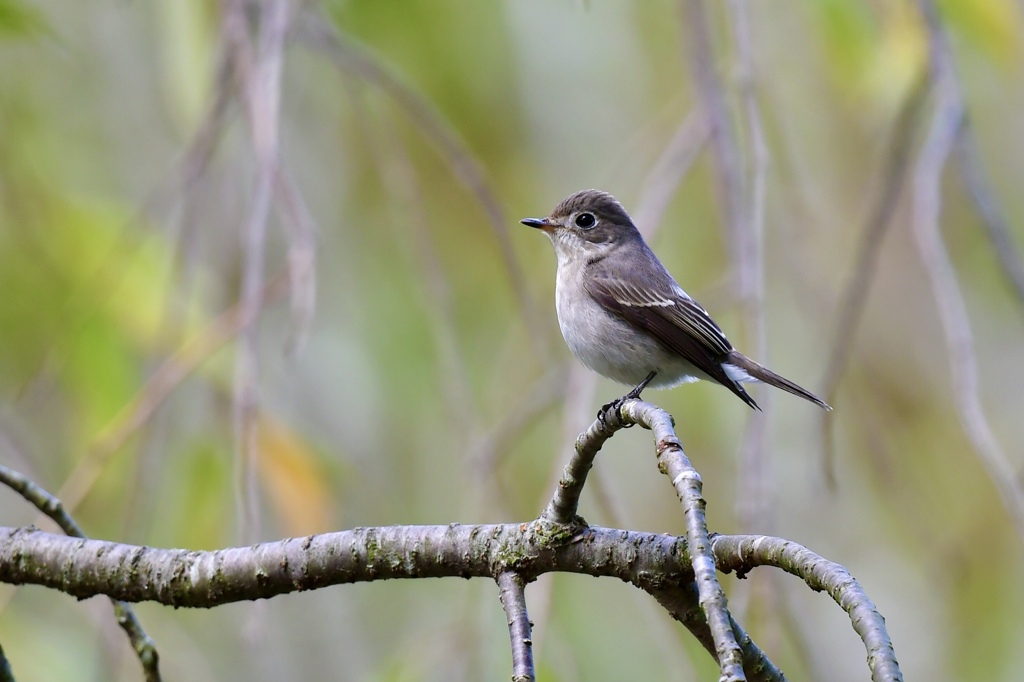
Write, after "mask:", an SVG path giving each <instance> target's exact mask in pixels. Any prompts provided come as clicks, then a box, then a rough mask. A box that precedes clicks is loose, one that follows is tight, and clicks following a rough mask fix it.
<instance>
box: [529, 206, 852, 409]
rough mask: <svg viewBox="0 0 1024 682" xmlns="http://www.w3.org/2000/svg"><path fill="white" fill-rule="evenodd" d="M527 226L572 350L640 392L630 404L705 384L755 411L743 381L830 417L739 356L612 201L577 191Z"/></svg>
mask: <svg viewBox="0 0 1024 682" xmlns="http://www.w3.org/2000/svg"><path fill="white" fill-rule="evenodd" d="M522 222H523V224H525V225H529V226H531V227H536V228H538V229H541V230H543V231H544V232H545V233H546V234H547V235H548V237H549V238H550V239H551V243H552V244H554V247H555V254H556V255H557V257H558V275H557V279H556V285H555V304H556V308H557V311H558V324H559V327H561V330H562V336H563V337H564V338H565V341H566V343H567V344H568V346H569V349H570V350H571V351H572V352H573V354H574V355H575V356H576V357H577V358H579V360H580V361H581V362H582V363H583V364H584V365H586V366H587V367H589V368H590V369H592V370H594V371H595V372H598V373H599V374H602V375H604V376H606V377H609V378H610V379H614V380H616V381H619V382H621V383H624V384H631V385H635V386H636V389H634V391H633V392H631V393H630V394H629V396H630V397H637V396H639V392H640V391H641V390H642V389H643V388H644V387H645V386H647V385H650V386H651V387H653V388H667V387H671V386H675V385H677V384H680V383H684V382H687V381H697V380H698V379H706V380H709V381H713V382H715V383H718V384H722V385H723V386H725V387H726V388H728V389H729V390H730V391H732V392H733V393H735V394H736V395H737V396H739V397H740V398H741V399H742V400H743V402H745V403H746V404H747V405H750V406H751V407H752V408H755V409H759V408H758V406H757V403H756V402H754V399H753V398H751V397H750V395H749V394H748V393H747V392H746V391H745V390H744V389H743V386H742V383H743V382H747V381H763V382H764V383H766V384H770V385H772V386H775V387H777V388H781V389H782V390H784V391H788V392H789V393H792V394H794V395H798V396H800V397H801V398H804V399H806V400H809V401H811V402H813V403H815V404H817V405H820V406H821V407H823V408H825V409H826V410H830V409H832V408H831V407H829V406H828V405H826V404H825V402H824V401H823V400H821V399H820V398H818V397H817V396H816V395H814V394H813V393H811V392H810V391H808V390H806V389H804V388H801V387H800V386H798V385H796V384H795V383H793V382H792V381H790V380H789V379H786V378H785V377H782V376H779V375H778V374H775V373H774V372H772V371H771V370H769V369H768V368H766V367H763V366H762V365H759V364H758V363H756V362H754V361H753V360H751V359H750V358H748V357H746V356H745V355H743V354H742V353H740V352H739V351H737V350H736V349H734V348H733V347H732V344H731V343H729V340H728V339H727V338H726V337H725V334H724V333H722V330H721V329H720V328H719V327H718V325H717V324H715V322H714V320H712V319H711V317H710V316H709V315H708V313H707V311H705V310H704V309H703V308H702V307H701V306H700V305H699V304H698V303H697V302H696V301H694V300H693V299H692V298H691V297H690V296H689V295H688V294H687V293H686V292H685V291H683V289H682V287H680V286H679V285H678V284H677V283H676V281H675V280H674V279H673V278H672V276H671V275H670V274H669V273H668V271H667V270H666V269H665V266H663V265H662V264H661V261H659V260H658V258H657V256H655V255H654V253H653V252H652V251H651V250H650V248H648V246H647V244H646V243H645V242H644V240H643V237H641V236H640V232H639V231H638V230H637V229H636V226H635V225H634V224H633V221H632V220H631V219H630V217H629V215H628V214H627V213H626V211H625V209H623V208H622V205H621V204H620V203H619V202H618V201H616V200H615V197H613V196H612V195H610V194H607V193H605V192H600V191H597V190H585V191H582V192H577V193H576V194H573V195H572V196H569V197H568V198H566V199H564V200H563V201H562V202H561V203H560V204H558V206H556V207H555V210H554V211H552V212H551V215H549V216H548V217H546V218H526V219H524V220H523V221H522Z"/></svg>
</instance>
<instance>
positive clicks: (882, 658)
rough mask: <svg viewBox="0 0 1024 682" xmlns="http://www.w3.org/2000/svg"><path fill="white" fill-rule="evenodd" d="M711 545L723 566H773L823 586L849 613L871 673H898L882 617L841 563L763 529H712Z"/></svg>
mask: <svg viewBox="0 0 1024 682" xmlns="http://www.w3.org/2000/svg"><path fill="white" fill-rule="evenodd" d="M714 550H715V556H716V558H717V559H718V561H719V564H718V565H719V568H721V570H723V571H730V570H733V571H736V573H737V574H738V575H743V574H745V573H747V572H748V571H749V570H750V569H752V568H754V567H756V566H774V567H776V568H781V569H782V570H784V571H786V572H787V573H789V574H791V575H795V576H797V577H799V578H802V579H803V581H804V582H805V583H807V586H808V587H810V588H811V589H812V590H815V591H824V592H828V594H829V596H831V597H832V599H834V600H835V602H836V603H837V604H839V605H840V606H841V607H843V610H844V611H846V612H847V613H848V614H849V615H850V621H851V622H852V623H853V629H854V630H856V631H857V634H858V635H860V637H861V639H862V640H863V641H864V646H865V648H866V649H867V653H868V667H869V668H870V669H871V679H872V680H874V682H883V681H885V682H897V681H899V680H902V679H903V674H902V673H901V672H900V668H899V663H897V661H896V652H895V650H894V649H893V646H892V640H890V639H889V633H888V632H887V631H886V629H885V619H884V618H882V615H881V614H880V613H879V612H878V609H877V608H876V607H875V605H874V604H873V603H872V602H871V600H870V599H868V596H867V594H866V593H865V592H864V590H863V588H861V586H860V584H859V583H858V582H857V581H856V580H854V579H853V576H851V575H850V572H849V571H847V570H846V569H845V568H844V567H842V566H840V565H839V564H837V563H835V562H832V561H829V560H828V559H825V558H824V557H822V556H820V555H818V554H815V553H814V552H812V551H811V550H809V549H807V548H806V547H803V546H801V545H798V544H797V543H795V542H790V541H789V540H783V539H782V538H773V537H768V536H764V535H717V536H715V539H714Z"/></svg>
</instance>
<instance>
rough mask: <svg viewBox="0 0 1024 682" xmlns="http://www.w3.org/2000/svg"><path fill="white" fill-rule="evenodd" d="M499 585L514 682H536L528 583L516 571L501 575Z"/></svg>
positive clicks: (498, 579) (505, 572) (503, 572)
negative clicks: (527, 602)
mask: <svg viewBox="0 0 1024 682" xmlns="http://www.w3.org/2000/svg"><path fill="white" fill-rule="evenodd" d="M497 582H498V587H499V588H500V592H499V597H500V599H501V605H502V607H503V608H504V609H505V615H506V616H507V617H508V636H509V638H510V639H511V641H512V682H533V681H534V679H536V675H535V673H534V670H533V635H532V634H531V632H530V629H531V628H532V627H533V624H532V623H531V622H530V616H529V614H527V612H526V583H525V581H524V580H523V579H522V578H521V577H520V576H519V574H518V573H516V572H515V571H502V572H501V573H499V574H498V577H497Z"/></svg>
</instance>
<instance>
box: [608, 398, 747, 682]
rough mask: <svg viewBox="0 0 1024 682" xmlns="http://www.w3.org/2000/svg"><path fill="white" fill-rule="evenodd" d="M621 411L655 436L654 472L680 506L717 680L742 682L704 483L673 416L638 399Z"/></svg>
mask: <svg viewBox="0 0 1024 682" xmlns="http://www.w3.org/2000/svg"><path fill="white" fill-rule="evenodd" d="M620 412H621V413H622V417H623V419H624V420H626V421H627V423H629V422H632V423H635V424H640V425H641V426H643V427H644V428H645V429H650V430H651V431H652V432H653V433H654V442H655V444H656V445H655V448H656V451H657V454H658V470H659V471H661V473H663V474H665V475H666V476H668V477H669V479H671V481H672V486H673V487H674V488H675V490H676V494H677V495H678V496H679V499H680V500H681V501H682V503H683V515H684V516H685V518H686V539H687V545H688V547H689V550H690V561H691V565H692V566H693V572H694V579H695V580H696V582H697V591H698V593H699V594H700V607H701V609H702V610H703V611H704V615H705V617H706V618H707V621H708V627H710V628H711V635H712V637H714V640H715V651H716V654H717V658H718V663H719V665H720V666H721V668H722V678H721V680H722V681H724V680H745V679H746V677H745V675H744V674H743V653H742V652H741V650H740V646H739V644H738V643H737V642H736V636H735V635H734V633H733V631H732V624H731V622H730V620H731V617H730V615H729V609H728V600H727V599H726V597H725V592H724V591H723V590H722V586H721V585H720V584H719V582H718V576H717V575H716V574H715V559H714V555H713V554H712V551H711V540H710V538H709V537H708V525H707V520H706V518H705V516H704V507H705V502H704V498H703V497H702V492H701V490H702V486H703V483H702V481H701V478H700V474H699V473H697V470H696V469H694V468H693V465H692V464H691V463H690V459H689V458H688V457H687V456H686V453H685V452H683V446H682V444H681V443H680V442H679V439H678V438H676V434H675V431H674V430H673V426H674V424H673V421H672V416H671V415H670V414H669V413H668V412H665V411H664V410H662V409H661V408H659V407H657V406H655V405H652V404H650V403H645V402H642V401H640V400H628V401H626V403H625V404H623V405H622V407H621V408H620ZM614 413H615V411H614V410H609V411H608V416H607V418H606V419H607V420H608V421H614V417H615V414H614Z"/></svg>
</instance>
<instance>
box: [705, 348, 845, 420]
mask: <svg viewBox="0 0 1024 682" xmlns="http://www.w3.org/2000/svg"><path fill="white" fill-rule="evenodd" d="M725 362H727V363H729V364H730V365H735V366H736V367H739V368H740V369H742V370H743V371H744V372H746V373H747V374H749V375H750V376H751V377H752V378H754V379H757V380H758V381H763V382H764V383H766V384H769V385H771V386H774V387H775V388H781V389H782V390H783V391H787V392H788V393H792V394H793V395H798V396H800V397H801V398H803V399H804V400H809V401H811V402H812V403H814V404H815V405H818V406H819V407H822V408H824V409H826V410H831V409H832V408H831V407H830V406H829V405H828V404H827V403H826V402H825V401H824V400H822V399H821V398H819V397H818V396H816V395H814V394H813V393H811V392H810V391H808V390H807V389H806V388H803V387H802V386H797V385H796V384H794V383H793V382H792V381H790V380H789V379H787V378H786V377H784V376H780V375H778V374H776V373H775V372H773V371H771V370H770V369H768V368H767V367H765V366H764V365H759V364H757V363H756V362H754V361H753V360H751V359H750V358H748V357H747V356H746V355H744V354H743V353H740V352H739V351H735V350H734V351H732V352H731V353H729V355H728V356H727V357H726V358H725Z"/></svg>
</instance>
